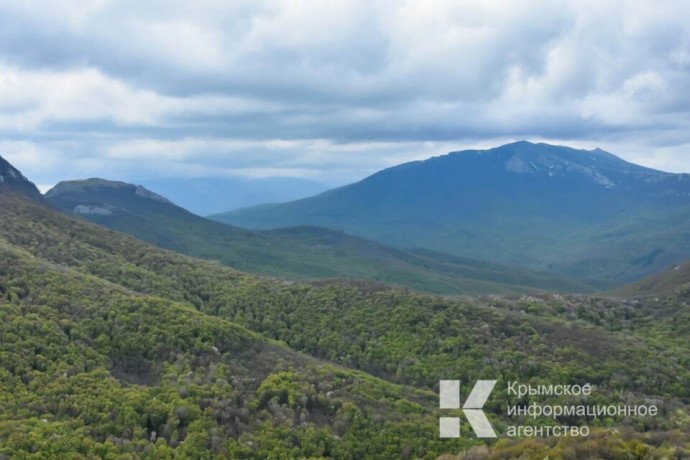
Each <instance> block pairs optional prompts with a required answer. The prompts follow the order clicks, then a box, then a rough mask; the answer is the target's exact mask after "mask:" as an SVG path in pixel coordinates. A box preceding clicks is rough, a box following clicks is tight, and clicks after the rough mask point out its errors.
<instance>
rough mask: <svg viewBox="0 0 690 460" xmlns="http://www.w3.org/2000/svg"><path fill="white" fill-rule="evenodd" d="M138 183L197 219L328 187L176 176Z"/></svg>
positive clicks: (284, 179)
mask: <svg viewBox="0 0 690 460" xmlns="http://www.w3.org/2000/svg"><path fill="white" fill-rule="evenodd" d="M140 182H141V184H142V185H143V186H145V187H146V188H148V189H150V190H156V191H157V192H158V193H160V194H161V195H164V196H165V197H167V198H169V199H170V200H172V201H174V202H175V203H177V204H178V205H180V206H181V207H183V208H185V209H187V210H189V211H191V212H193V213H194V214H198V215H200V216H206V215H208V214H214V213H219V212H223V211H227V210H228V209H237V208H243V207H247V206H252V205H256V204H261V203H281V202H285V201H292V200H297V199H299V198H304V197H307V196H311V195H315V194H317V193H321V192H323V191H325V190H326V189H327V188H328V187H326V186H325V185H323V184H321V183H319V182H315V181H311V180H307V179H298V178H292V177H267V178H261V179H249V178H235V177H223V178H220V177H204V178H183V177H179V178H164V179H146V180H142V181H140Z"/></svg>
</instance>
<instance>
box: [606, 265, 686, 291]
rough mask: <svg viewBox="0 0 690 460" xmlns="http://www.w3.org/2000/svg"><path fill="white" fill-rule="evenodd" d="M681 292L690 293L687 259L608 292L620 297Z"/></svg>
mask: <svg viewBox="0 0 690 460" xmlns="http://www.w3.org/2000/svg"><path fill="white" fill-rule="evenodd" d="M681 292H685V295H686V296H687V295H688V294H689V293H690V261H687V260H686V261H685V262H683V263H681V264H678V265H674V266H673V267H671V268H669V269H667V270H664V271H663V272H661V273H657V274H655V275H652V276H649V277H647V278H644V279H642V280H640V281H637V282H635V283H632V284H629V285H626V286H621V287H619V288H616V289H614V290H611V291H609V292H608V294H610V295H615V296H620V297H640V296H668V295H671V294H676V293H681Z"/></svg>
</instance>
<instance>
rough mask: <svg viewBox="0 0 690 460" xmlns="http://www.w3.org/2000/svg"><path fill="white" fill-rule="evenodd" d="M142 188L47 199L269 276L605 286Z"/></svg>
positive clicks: (513, 286) (77, 191)
mask: <svg viewBox="0 0 690 460" xmlns="http://www.w3.org/2000/svg"><path fill="white" fill-rule="evenodd" d="M140 190H141V189H140V188H138V186H135V185H132V184H125V183H122V182H113V181H107V180H104V179H89V180H86V181H68V182H64V183H60V184H58V185H56V186H55V187H54V188H53V189H52V190H50V191H49V192H48V193H46V199H47V200H48V202H49V203H51V204H52V205H53V206H55V207H56V208H58V209H61V210H62V211H65V212H68V213H76V214H80V215H81V216H82V217H84V218H86V219H88V220H91V221H93V222H96V223H98V224H101V225H105V226H107V227H109V228H112V229H114V230H118V231H123V232H125V233H129V234H131V235H133V236H135V237H138V238H141V239H144V240H146V241H148V242H151V243H153V244H156V245H158V246H160V247H164V248H167V249H172V250H175V251H178V252H181V253H185V254H188V255H192V256H196V257H201V258H205V259H214V260H220V261H221V262H223V263H225V264H227V265H230V266H232V267H235V268H238V269H241V270H247V271H253V272H256V273H262V274H265V275H270V276H279V277H288V278H291V279H295V278H297V279H300V278H301V279H304V278H343V277H344V278H366V279H371V280H374V281H379V282H388V283H393V284H397V285H402V286H407V287H410V288H412V289H418V290H423V291H432V292H437V293H444V294H488V293H499V292H503V293H506V292H537V291H552V290H560V291H567V292H591V291H592V290H594V289H595V288H599V287H600V286H599V285H598V284H596V283H594V284H591V285H590V284H588V283H582V282H579V281H576V280H568V279H565V278H560V277H557V276H553V275H550V274H546V273H536V272H533V271H526V270H522V269H518V268H515V267H508V266H499V265H491V264H486V263H482V262H479V261H472V260H469V259H449V258H447V257H444V256H442V255H440V254H435V253H431V252H427V253H414V252H412V251H407V250H402V249H397V248H393V247H389V246H387V245H384V244H382V243H378V242H373V241H369V240H365V239H363V238H359V237H355V236H351V235H347V234H344V233H342V232H334V231H331V230H328V229H320V228H317V227H313V228H308V227H301V228H300V227H296V228H292V229H280V230H276V231H265V232H256V231H249V230H245V229H241V228H237V227H233V226H228V225H226V224H222V223H218V222H215V221H210V220H207V219H204V218H201V217H199V216H196V215H194V214H192V213H190V212H188V211H186V210H184V209H182V208H180V207H178V206H176V205H175V204H174V203H171V202H170V201H169V200H167V199H165V198H163V197H160V196H159V195H157V194H155V193H153V192H150V191H148V190H147V189H143V190H145V191H146V192H145V193H143V192H142V193H138V192H139V191H140ZM145 198H149V199H148V200H146V199H145Z"/></svg>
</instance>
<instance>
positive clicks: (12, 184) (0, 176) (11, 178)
mask: <svg viewBox="0 0 690 460" xmlns="http://www.w3.org/2000/svg"><path fill="white" fill-rule="evenodd" d="M2 192H17V193H21V194H23V195H25V196H27V197H29V198H31V199H33V200H41V199H43V198H42V196H41V192H39V191H38V188H36V186H35V185H34V184H33V182H31V181H29V179H27V178H26V177H24V175H23V174H22V173H21V172H19V170H18V169H17V168H15V167H14V166H12V165H11V164H10V163H8V162H7V160H5V159H4V158H2V157H0V193H2Z"/></svg>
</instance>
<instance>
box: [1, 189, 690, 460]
mask: <svg viewBox="0 0 690 460" xmlns="http://www.w3.org/2000/svg"><path fill="white" fill-rule="evenodd" d="M0 209H2V211H3V216H4V217H5V218H4V219H2V220H0V252H1V253H2V260H3V261H5V263H3V264H2V265H0V293H1V295H0V315H1V317H2V319H3V321H2V322H0V328H2V331H1V332H2V337H3V340H2V342H1V343H0V347H2V350H1V352H0V385H2V387H1V391H0V395H1V396H2V397H0V455H4V456H6V457H8V458H15V457H17V456H21V455H23V454H25V453H28V452H34V453H38V455H43V456H47V457H51V456H53V457H64V456H66V455H70V454H72V455H73V454H74V453H79V454H80V455H83V456H85V457H87V458H88V457H93V456H101V457H103V456H106V455H115V456H117V455H130V456H132V457H135V458H145V457H150V458H166V457H171V456H172V455H176V456H181V457H184V456H187V457H192V458H202V457H208V456H212V457H219V458H268V457H269V456H274V457H288V458H294V457H297V458H299V457H310V456H311V457H317V458H318V457H333V458H351V457H362V458H366V457H371V458H418V457H421V458H436V457H438V456H439V455H440V454H442V453H459V452H460V451H461V450H463V449H466V448H468V447H469V446H470V445H471V444H477V443H479V441H478V440H477V439H476V438H460V439H458V440H440V439H439V438H438V431H437V430H438V428H437V423H438V420H437V417H438V416H439V415H440V412H439V410H438V409H437V406H438V401H437V396H436V391H437V384H438V380H439V379H440V378H453V377H455V378H462V379H463V391H464V392H466V391H468V387H469V386H470V385H471V383H470V382H473V381H474V380H476V379H479V378H497V379H499V382H502V383H503V384H504V383H505V382H506V381H510V380H518V381H520V382H521V383H535V384H536V383H554V382H557V383H580V384H583V383H586V382H587V383H591V384H592V385H595V387H596V389H597V396H596V398H597V401H598V402H604V403H605V402H610V403H618V402H620V401H621V397H622V396H621V395H625V402H626V403H642V402H643V401H648V400H652V399H653V400H655V401H658V403H659V404H660V405H661V406H662V407H661V409H660V410H661V411H662V414H663V416H661V417H659V418H655V419H645V420H642V419H637V418H634V417H633V418H631V419H622V418H620V419H619V418H614V419H610V420H606V421H598V422H596V424H595V426H617V427H619V429H624V432H625V433H629V434H625V436H624V437H621V438H620V442H619V443H617V444H616V449H617V451H620V452H623V453H626V452H627V453H629V454H632V453H633V452H639V451H640V449H648V450H649V451H650V452H652V451H657V450H658V451H660V452H661V451H664V452H665V451H666V450H667V449H669V448H673V449H677V450H676V452H679V453H681V454H682V453H683V452H687V450H684V449H685V448H686V447H687V443H688V438H687V436H684V435H683V434H682V433H680V432H677V431H673V430H674V429H676V428H677V427H681V426H684V424H685V423H687V420H688V419H689V417H690V414H689V412H688V406H687V403H688V401H690V393H689V392H688V391H689V390H688V388H689V387H688V385H687V383H688V382H689V381H690V370H689V369H690V362H688V359H689V358H688V357H689V356H690V353H689V352H690V349H689V346H688V343H687V340H686V337H687V334H688V332H689V331H688V330H687V327H686V326H687V324H690V318H688V315H689V314H690V311H689V310H688V307H687V303H683V302H682V301H680V300H679V299H677V298H670V299H669V300H668V301H665V300H662V301H660V303H657V304H654V303H650V304H640V303H629V302H624V301H614V300H608V299H600V298H590V297H579V296H572V297H561V296H544V297H518V298H496V297H492V298H488V299H483V300H466V301H462V302H458V301H451V300H448V299H443V298H439V297H435V296H430V295H423V294H418V293H410V292H405V291H400V290H396V289H391V288H385V287H380V286H373V285H370V284H367V283H358V284H354V283H348V282H342V283H335V284H334V283H318V284H313V283H292V282H281V281H277V280H271V279H265V278H260V277H256V276H252V275H247V274H243V273H241V272H237V271H235V270H233V269H230V268H228V267H225V266H222V265H220V264H217V263H213V262H206V261H201V260H195V259H191V258H188V257H185V256H182V255H179V254H175V253H173V252H169V251H164V250H160V249H156V248H154V247H152V246H149V245H147V244H145V243H143V242H140V241H138V240H135V239H133V238H131V237H128V236H126V235H123V234H120V233H117V232H113V231H110V230H107V229H104V228H102V227H100V226H97V225H93V224H91V223H88V222H85V221H83V220H80V219H76V218H72V217H70V216H68V215H65V214H62V213H59V212H56V211H54V210H51V209H49V208H48V207H46V206H45V205H43V204H41V203H37V202H34V201H31V200H28V199H26V198H25V197H23V196H21V195H19V194H16V193H0ZM652 315H654V316H655V321H649V319H650V318H651V317H652ZM276 340H278V341H279V342H276ZM288 347H289V348H288ZM302 353H303V354H302ZM465 394H466V393H465ZM514 398H515V397H511V396H510V395H508V394H506V392H505V389H503V390H501V389H499V390H497V391H496V392H495V395H494V396H492V399H491V402H490V403H489V404H488V405H487V408H486V409H487V412H489V414H490V417H491V419H492V422H494V424H495V426H496V427H497V430H498V431H499V432H504V430H505V427H506V425H507V424H511V423H513V424H514V423H535V422H534V421H532V422H530V421H529V420H508V419H506V418H505V415H501V414H502V412H503V407H504V405H505V404H507V403H512V404H515V403H517V402H518V401H516V400H515V399H514ZM583 422H585V421H584V420H579V421H578V420H569V421H568V423H575V424H577V423H583ZM590 422H591V421H590ZM536 423H539V421H537V422H536ZM631 430H632V431H631ZM639 431H645V432H649V433H650V434H649V435H647V434H644V433H639ZM654 433H656V435H655V436H654V437H651V436H652V435H653V434H654ZM617 436H618V435H616V436H614V438H613V439H615V438H616V437H617ZM648 436H649V437H648ZM597 439H601V440H600V441H597V442H592V443H590V444H588V445H587V447H586V449H585V450H583V451H582V453H581V455H580V456H579V457H577V456H576V457H573V458H588V455H589V454H591V453H592V452H595V450H596V449H600V448H601V449H606V448H607V447H606V446H607V445H608V443H610V442H612V441H611V440H610V438H609V437H608V436H605V437H601V438H597ZM514 442H517V441H514ZM540 442H541V441H540ZM544 442H550V441H547V440H545V441H544ZM556 443H558V440H554V441H553V443H552V444H550V447H549V449H552V448H556V447H554V446H555V445H556ZM669 443H670V444H669ZM535 444H536V443H534V442H533V443H532V444H531V446H532V447H530V448H531V449H534V448H535ZM559 445H560V444H559ZM669 446H670V447H669ZM494 447H495V449H496V451H497V452H500V451H503V452H505V451H506V450H509V449H522V447H520V445H518V447H516V446H514V445H513V444H511V443H505V442H501V441H499V443H497V444H496V445H495V446H494Z"/></svg>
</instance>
